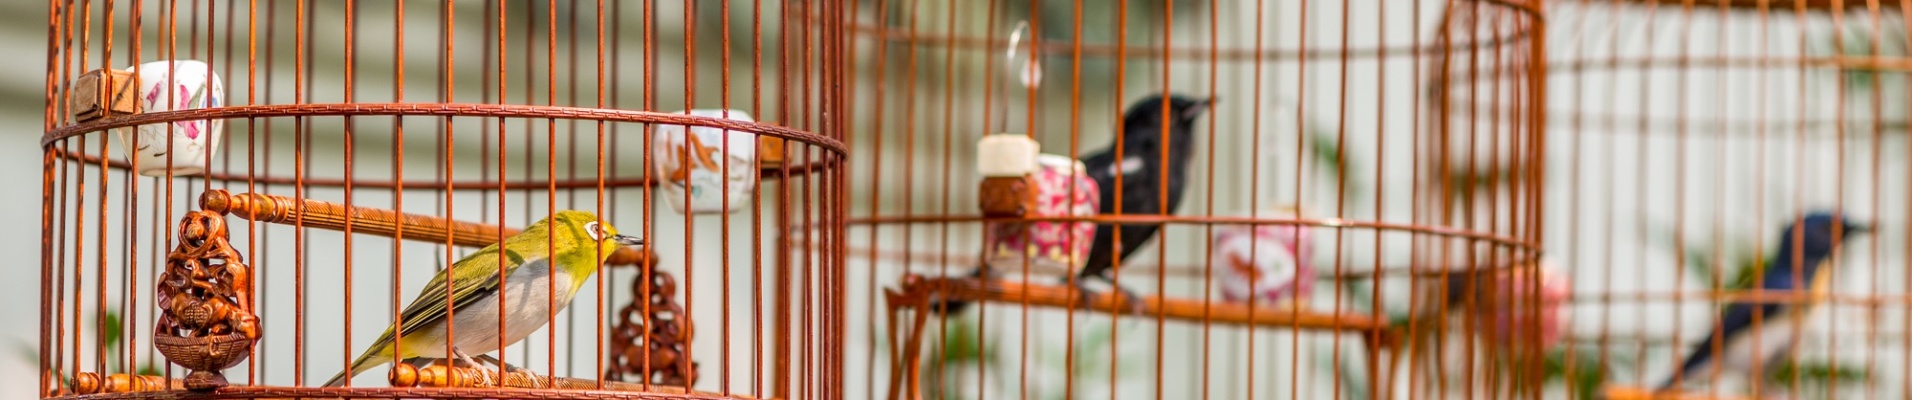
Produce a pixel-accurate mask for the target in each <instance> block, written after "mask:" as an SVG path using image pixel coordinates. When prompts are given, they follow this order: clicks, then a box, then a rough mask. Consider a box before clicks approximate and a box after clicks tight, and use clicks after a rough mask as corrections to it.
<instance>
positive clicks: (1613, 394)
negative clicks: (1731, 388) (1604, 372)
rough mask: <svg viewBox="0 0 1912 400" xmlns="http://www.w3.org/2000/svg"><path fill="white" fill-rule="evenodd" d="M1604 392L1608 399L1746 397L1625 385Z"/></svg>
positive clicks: (1714, 399) (1720, 399)
mask: <svg viewBox="0 0 1912 400" xmlns="http://www.w3.org/2000/svg"><path fill="white" fill-rule="evenodd" d="M1604 392H1606V393H1603V394H1605V395H1606V396H1604V397H1603V398H1605V399H1608V400H1741V399H1744V398H1745V397H1739V396H1731V395H1720V396H1711V395H1707V394H1698V393H1681V392H1677V391H1674V392H1666V393H1654V392H1653V391H1652V390H1648V389H1643V388H1636V387H1625V386H1608V387H1607V388H1606V389H1605V390H1604Z"/></svg>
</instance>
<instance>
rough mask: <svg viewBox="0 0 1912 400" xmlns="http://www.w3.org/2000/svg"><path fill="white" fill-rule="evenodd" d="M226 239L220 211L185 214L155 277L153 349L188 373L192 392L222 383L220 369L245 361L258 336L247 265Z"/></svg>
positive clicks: (256, 318)
mask: <svg viewBox="0 0 1912 400" xmlns="http://www.w3.org/2000/svg"><path fill="white" fill-rule="evenodd" d="M226 238H227V233H226V222H225V217H224V216H223V215H220V214H218V213H214V212H211V211H194V212H192V213H189V214H187V215H186V217H185V218H184V219H182V220H180V222H179V246H178V247H176V248H174V249H173V251H172V253H170V254H168V255H167V256H166V272H165V273H163V274H161V275H160V277H159V284H158V285H159V288H158V292H159V293H158V300H159V303H158V304H159V306H160V308H161V312H160V315H159V318H158V320H157V322H156V323H155V326H154V327H153V347H155V348H157V349H158V350H159V352H160V354H164V355H165V356H166V360H167V361H171V362H172V363H173V364H178V365H179V366H181V367H185V368H186V369H188V370H191V371H192V372H191V373H190V374H188V375H186V381H185V384H186V388H187V389H191V390H212V389H217V388H220V387H224V386H226V385H227V382H226V378H225V375H224V374H223V373H222V370H224V369H226V368H231V367H232V366H234V365H237V364H239V362H240V361H245V359H246V357H247V356H248V355H249V354H251V349H252V345H253V343H257V342H258V340H259V335H260V332H259V317H258V316H257V315H255V314H253V309H252V293H251V287H252V279H251V269H250V268H249V267H247V266H246V264H245V258H244V257H243V256H241V255H239V252H237V251H234V250H233V249H232V246H231V245H229V244H228V243H227V242H226Z"/></svg>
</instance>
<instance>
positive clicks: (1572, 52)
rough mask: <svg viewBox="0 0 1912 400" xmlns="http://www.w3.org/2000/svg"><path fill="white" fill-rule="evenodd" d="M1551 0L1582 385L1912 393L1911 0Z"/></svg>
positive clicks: (1558, 196)
mask: <svg viewBox="0 0 1912 400" xmlns="http://www.w3.org/2000/svg"><path fill="white" fill-rule="evenodd" d="M1549 11H1550V12H1549V14H1548V16H1549V22H1550V23H1551V25H1552V26H1553V27H1554V30H1553V32H1554V33H1553V34H1551V35H1549V39H1550V45H1551V46H1552V50H1551V51H1550V52H1549V59H1550V60H1551V62H1550V65H1551V66H1550V67H1549V68H1550V72H1551V75H1550V76H1549V79H1551V80H1552V84H1550V85H1549V91H1550V92H1551V93H1552V96H1551V97H1552V99H1551V100H1550V101H1549V102H1548V104H1549V106H1550V107H1551V108H1550V110H1549V112H1548V113H1549V114H1551V115H1550V116H1549V117H1548V123H1549V126H1548V130H1549V132H1550V135H1549V139H1548V141H1549V143H1551V144H1553V145H1555V146H1557V147H1556V148H1555V149H1554V150H1553V151H1551V153H1552V155H1553V156H1554V157H1553V160H1555V161H1556V163H1555V164H1554V165H1555V166H1554V167H1553V168H1552V173H1553V174H1552V175H1551V176H1552V177H1554V179H1552V180H1551V184H1550V185H1549V186H1548V187H1547V191H1548V193H1549V195H1548V201H1549V202H1550V203H1551V204H1550V205H1549V206H1548V209H1549V210H1551V211H1552V212H1551V213H1550V214H1551V215H1550V216H1549V218H1551V220H1550V221H1548V223H1547V227H1548V228H1549V229H1548V233H1547V238H1548V247H1549V250H1550V251H1551V254H1553V255H1555V256H1556V258H1555V259H1556V260H1558V261H1560V263H1561V265H1559V267H1560V268H1561V270H1562V271H1563V272H1566V273H1567V274H1569V275H1571V276H1572V277H1573V279H1574V280H1575V282H1577V283H1578V286H1577V290H1579V291H1580V292H1581V293H1582V295H1580V296H1577V297H1575V298H1574V301H1573V305H1572V308H1573V309H1575V311H1576V312H1575V315H1576V316H1577V317H1578V318H1577V319H1576V320H1575V323H1574V324H1573V326H1572V329H1570V332H1569V334H1568V340H1567V341H1566V342H1565V343H1563V345H1562V347H1561V348H1559V349H1556V350H1555V351H1556V353H1555V354H1557V356H1558V357H1559V361H1560V363H1561V365H1562V366H1564V368H1565V369H1568V370H1570V371H1571V372H1567V373H1566V374H1565V376H1570V377H1573V379H1571V382H1572V383H1573V386H1574V390H1572V391H1571V393H1572V394H1573V395H1574V396H1575V398H1602V397H1603V398H1614V399H1625V398H1647V397H1648V396H1658V397H1656V398H1720V399H1730V398H1761V397H1763V398H1898V397H1905V396H1906V395H1907V393H1908V391H1907V390H1906V389H1907V387H1906V386H1905V385H1906V382H1908V381H1912V380H1908V379H1907V376H1908V374H1912V370H1909V369H1907V368H1906V364H1905V362H1906V360H1908V359H1909V358H1908V357H1907V356H1906V354H1907V353H1906V351H1907V346H1906V345H1905V340H1906V339H1905V336H1904V335H1905V332H1906V329H1905V328H1904V323H1905V321H1907V319H1906V314H1905V307H1903V306H1902V305H1903V304H1904V303H1903V302H1902V300H1900V299H1901V298H1903V296H1904V294H1905V293H1906V290H1907V288H1908V285H1907V284H1906V282H1907V280H1906V279H1907V278H1906V277H1907V275H1906V274H1905V272H1904V268H1898V267H1895V266H1897V265H1899V264H1902V263H1903V262H1902V261H1899V260H1902V259H1903V257H1905V254H1904V252H1903V251H1904V247H1905V246H1903V245H1895V243H1902V242H1903V240H1904V237H1903V236H1901V235H1903V233H1902V232H1904V231H1903V230H1902V229H1901V228H1899V227H1897V226H1895V225H1896V224H1901V223H1903V222H1902V221H1904V220H1905V214H1904V213H1905V210H1903V208H1904V207H1900V206H1894V205H1892V204H1898V203H1899V202H1901V201H1903V199H1904V196H1906V195H1907V194H1906V192H1905V188H1906V187H1907V185H1906V184H1905V182H1906V180H1905V177H1906V173H1907V171H1908V169H1907V168H1908V167H1907V166H1906V165H1905V164H1904V159H1905V157H1904V150H1903V149H1904V148H1905V142H1904V141H1905V135H1904V132H1905V130H1904V127H1905V121H1906V117H1907V115H1906V113H1905V110H1906V103H1905V101H1906V98H1905V96H1904V93H1905V91H1904V90H1903V87H1904V85H1906V84H1907V83H1906V81H1905V77H1906V75H1905V74H1904V72H1905V71H1906V69H1905V66H1906V57H1907V54H1908V53H1907V52H1906V50H1907V49H1906V43H1907V40H1906V38H1907V36H1906V34H1907V33H1906V30H1905V22H1906V14H1905V12H1906V9H1905V8H1904V5H1903V4H1901V3H1898V2H1845V3H1841V2H1836V1H1835V2H1823V1H1806V2H1793V1H1774V2H1752V1H1702V2H1687V3H1677V2H1673V3H1668V2H1660V3H1655V2H1631V1H1620V2H1606V1H1576V2H1555V3H1551V4H1550V7H1549ZM1894 199H1899V200H1894ZM1874 228H1876V229H1874ZM1841 243H1845V244H1847V245H1843V246H1841V245H1840V244H1841ZM1807 272H1811V274H1806V273H1807ZM1809 289H1810V290H1809Z"/></svg>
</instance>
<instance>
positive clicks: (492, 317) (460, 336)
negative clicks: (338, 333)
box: [325, 210, 644, 386]
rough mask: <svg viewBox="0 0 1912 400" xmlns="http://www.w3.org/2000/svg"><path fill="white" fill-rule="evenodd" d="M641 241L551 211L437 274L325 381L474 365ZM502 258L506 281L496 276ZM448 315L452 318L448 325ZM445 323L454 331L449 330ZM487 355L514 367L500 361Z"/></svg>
mask: <svg viewBox="0 0 1912 400" xmlns="http://www.w3.org/2000/svg"><path fill="white" fill-rule="evenodd" d="M643 244H644V241H643V240H642V239H638V238H636V237H631V236H625V235H620V234H618V233H617V228H613V227H611V225H610V224H607V223H603V222H600V221H599V220H598V218H597V216H596V215H592V214H591V213H587V212H583V211H568V210H567V211H560V212H558V213H556V214H552V215H551V217H549V218H545V219H544V220H542V221H538V222H537V223H536V224H532V225H531V227H530V228H526V229H525V230H524V231H523V232H520V233H518V234H517V235H514V236H511V237H509V238H506V239H505V240H504V242H503V243H499V244H494V245H491V246H489V247H485V248H484V249H483V250H479V251H478V252H476V253H472V254H471V255H467V256H465V258H463V259H460V260H458V261H457V262H455V263H453V264H452V266H451V268H447V269H445V272H444V273H442V274H439V275H438V276H437V277H435V278H432V280H431V282H429V283H426V284H425V289H424V290H422V291H420V292H419V293H418V297H417V298H414V299H412V303H411V305H408V306H406V307H405V310H404V311H403V312H401V313H399V318H400V320H399V321H398V323H402V324H403V326H404V328H403V329H402V330H401V329H395V328H397V326H394V327H392V328H386V329H385V334H384V335H380V336H379V338H378V340H376V341H374V342H373V343H372V346H371V347H369V348H367V349H366V350H365V353H364V354H361V355H359V357H358V359H357V360H356V361H353V362H352V365H350V366H349V367H347V368H346V370H345V371H341V372H339V374H338V375H335V376H333V377H332V380H330V381H327V382H326V383H325V385H326V386H339V385H342V384H344V383H345V381H347V380H350V379H351V378H352V377H353V376H357V375H358V374H359V373H362V372H365V371H366V370H368V369H371V368H372V367H376V366H379V365H383V364H385V363H389V362H393V361H395V360H408V359H414V358H420V359H426V358H429V359H444V358H452V357H455V359H457V360H459V361H463V362H465V363H466V364H468V365H472V366H476V365H477V362H476V361H474V360H472V357H471V356H470V355H469V353H479V354H481V355H482V354H483V353H486V352H491V351H495V350H498V349H499V345H500V343H501V342H502V343H503V345H505V346H509V345H511V344H513V343H517V342H518V341H520V340H524V338H525V337H526V336H530V335H531V333H532V332H536V331H537V330H538V329H541V328H543V327H544V325H545V323H546V322H547V321H548V318H550V316H551V315H552V314H556V313H557V312H559V311H563V310H564V308H565V307H566V306H569V305H570V304H571V299H572V297H573V296H575V295H576V294H577V292H578V288H580V287H582V286H583V285H584V282H585V281H586V280H589V279H590V278H591V275H592V274H593V273H595V272H597V268H598V265H599V264H602V263H603V261H604V260H605V259H606V258H608V257H609V256H610V255H611V253H612V252H614V251H617V249H618V248H619V247H621V246H638V245H643ZM501 262H502V263H503V267H502V271H503V272H502V275H503V278H504V279H503V280H500V279H499V275H501V273H500V270H501V268H500V265H499V263H501ZM551 280H556V282H552V281H551ZM554 283H555V285H554ZM553 287H555V288H556V291H555V292H553V291H552V290H551V289H552V288H553ZM501 289H502V290H501ZM500 293H502V294H503V296H504V298H503V301H502V303H505V309H504V319H505V321H504V332H503V334H504V338H503V340H502V341H501V340H499V337H498V336H499V333H500V332H499V307H500V303H501V301H500V298H499V295H500ZM554 307H555V308H554ZM448 309H449V310H452V311H451V312H447V310H448ZM447 315H455V319H452V320H451V321H450V322H451V324H450V325H449V326H447V324H446V322H447V318H446V316H447ZM447 328H450V330H453V331H454V332H450V333H451V334H450V335H448V332H447V330H448V329H447ZM395 331H396V332H395ZM448 336H450V337H452V338H454V339H455V340H456V342H455V343H452V344H451V345H450V346H449V347H450V353H451V354H446V350H447V346H446V341H447V337H448ZM394 344H397V345H398V346H397V349H396V351H394ZM395 352H396V353H398V354H394V353H395ZM447 356H450V357H447ZM486 360H489V361H490V362H492V363H494V364H498V365H500V366H505V367H507V368H510V367H509V366H507V365H503V363H500V362H497V361H496V360H495V359H490V358H486ZM513 369H515V368H513Z"/></svg>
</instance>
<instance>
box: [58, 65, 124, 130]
mask: <svg viewBox="0 0 1912 400" xmlns="http://www.w3.org/2000/svg"><path fill="white" fill-rule="evenodd" d="M138 84H139V77H138V76H135V75H133V72H132V71H120V70H115V69H110V68H101V69H96V70H93V71H90V72H87V73H86V74H85V75H80V78H79V79H76V80H74V81H73V95H72V96H71V97H68V100H67V110H69V111H71V112H72V114H73V122H87V121H92V120H96V119H100V118H106V117H113V116H120V115H131V114H138V113H140V109H141V107H140V102H139V101H137V100H136V99H138V98H139V96H138V95H139V87H138Z"/></svg>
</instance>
